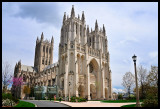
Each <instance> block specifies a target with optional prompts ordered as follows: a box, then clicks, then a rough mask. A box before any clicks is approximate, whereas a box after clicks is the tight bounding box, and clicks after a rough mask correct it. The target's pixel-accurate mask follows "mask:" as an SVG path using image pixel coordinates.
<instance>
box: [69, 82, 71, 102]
mask: <svg viewBox="0 0 160 109" xmlns="http://www.w3.org/2000/svg"><path fill="white" fill-rule="evenodd" d="M70 85H71V82H69V101H70Z"/></svg>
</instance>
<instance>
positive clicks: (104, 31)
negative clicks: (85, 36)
mask: <svg viewBox="0 0 160 109" xmlns="http://www.w3.org/2000/svg"><path fill="white" fill-rule="evenodd" d="M103 34H104V35H106V29H105V27H104V24H103Z"/></svg>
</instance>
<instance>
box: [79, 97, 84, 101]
mask: <svg viewBox="0 0 160 109" xmlns="http://www.w3.org/2000/svg"><path fill="white" fill-rule="evenodd" d="M78 102H86V99H85V98H82V97H79V98H78Z"/></svg>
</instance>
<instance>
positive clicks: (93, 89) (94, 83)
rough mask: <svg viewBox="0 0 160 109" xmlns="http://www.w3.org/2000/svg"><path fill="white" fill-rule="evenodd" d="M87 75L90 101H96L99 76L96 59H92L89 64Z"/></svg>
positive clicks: (98, 89)
mask: <svg viewBox="0 0 160 109" xmlns="http://www.w3.org/2000/svg"><path fill="white" fill-rule="evenodd" d="M89 73H90V97H91V99H97V98H98V97H99V95H98V92H100V80H99V79H98V76H99V65H98V62H97V61H96V59H92V60H91V61H90V63H89Z"/></svg>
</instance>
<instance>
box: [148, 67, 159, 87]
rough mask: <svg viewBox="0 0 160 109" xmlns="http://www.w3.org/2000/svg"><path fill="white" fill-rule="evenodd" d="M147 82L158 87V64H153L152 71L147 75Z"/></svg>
mask: <svg viewBox="0 0 160 109" xmlns="http://www.w3.org/2000/svg"><path fill="white" fill-rule="evenodd" d="M147 83H148V84H149V85H150V86H155V87H158V67H157V66H151V71H150V72H149V75H148V76H147Z"/></svg>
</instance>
